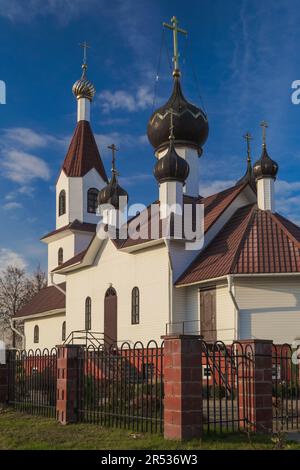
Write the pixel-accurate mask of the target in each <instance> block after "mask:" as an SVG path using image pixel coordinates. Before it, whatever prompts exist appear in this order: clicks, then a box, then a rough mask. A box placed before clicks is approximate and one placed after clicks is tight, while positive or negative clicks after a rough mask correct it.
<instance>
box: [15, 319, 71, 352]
mask: <svg viewBox="0 0 300 470" xmlns="http://www.w3.org/2000/svg"><path fill="white" fill-rule="evenodd" d="M64 321H65V314H64V313H62V314H57V315H51V316H46V317H42V318H33V319H31V320H26V321H25V322H24V333H25V337H26V350H28V349H33V350H35V349H37V348H41V349H44V348H53V347H54V346H57V345H58V344H62V342H63V341H62V324H63V322H64ZM35 325H37V326H38V327H39V342H38V343H34V341H33V339H34V327H35ZM67 334H68V325H67Z"/></svg>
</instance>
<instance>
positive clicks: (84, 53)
mask: <svg viewBox="0 0 300 470" xmlns="http://www.w3.org/2000/svg"><path fill="white" fill-rule="evenodd" d="M79 46H80V47H82V48H83V65H87V49H90V48H91V46H90V45H89V44H88V43H87V42H86V41H84V42H82V43H80V44H79Z"/></svg>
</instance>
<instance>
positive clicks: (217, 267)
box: [176, 204, 300, 285]
mask: <svg viewBox="0 0 300 470" xmlns="http://www.w3.org/2000/svg"><path fill="white" fill-rule="evenodd" d="M299 249H300V228H299V227H297V226H296V225H294V224H293V223H292V222H289V221H288V220H287V219H285V218H284V217H282V216H280V215H279V214H272V213H271V212H269V211H262V210H259V209H258V208H257V206H256V205H255V204H254V205H248V206H246V207H242V208H240V209H238V210H237V211H236V212H235V214H234V215H233V216H232V217H231V219H230V220H229V221H228V223H227V224H226V225H225V226H224V227H223V229H222V230H221V231H220V232H219V234H218V235H217V236H216V237H215V238H214V240H213V241H212V242H211V243H210V244H209V245H208V247H207V248H206V249H205V250H204V251H203V252H202V253H200V255H199V256H198V257H197V258H196V259H195V260H194V261H193V263H191V265H190V266H189V267H188V269H187V270H186V271H185V272H184V273H183V275H181V276H180V277H179V279H178V280H177V282H176V285H185V284H192V283H197V282H199V281H205V280H207V279H212V278H217V277H221V276H224V275H227V274H274V273H278V274H279V273H292V272H300V251H299Z"/></svg>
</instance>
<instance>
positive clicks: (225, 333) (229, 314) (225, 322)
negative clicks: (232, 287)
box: [216, 284, 236, 344]
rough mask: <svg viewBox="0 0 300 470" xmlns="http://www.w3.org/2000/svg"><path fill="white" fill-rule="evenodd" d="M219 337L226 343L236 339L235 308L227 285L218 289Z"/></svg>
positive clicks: (217, 320) (217, 321) (219, 339)
mask: <svg viewBox="0 0 300 470" xmlns="http://www.w3.org/2000/svg"><path fill="white" fill-rule="evenodd" d="M216 313H217V319H216V323H217V339H218V341H224V343H225V344H227V343H232V341H234V340H235V339H236V328H235V325H236V322H235V319H236V317H235V314H236V313H235V308H234V305H233V302H232V299H231V297H230V294H229V292H228V287H227V284H226V285H220V286H217V289H216Z"/></svg>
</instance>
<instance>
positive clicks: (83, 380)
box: [78, 341, 164, 432]
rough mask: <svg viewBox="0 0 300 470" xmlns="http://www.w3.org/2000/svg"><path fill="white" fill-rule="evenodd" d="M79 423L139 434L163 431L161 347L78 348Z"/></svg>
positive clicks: (135, 345)
mask: <svg viewBox="0 0 300 470" xmlns="http://www.w3.org/2000/svg"><path fill="white" fill-rule="evenodd" d="M78 367H79V370H78V380H79V383H78V394H79V396H78V417H79V421H82V422H88V423H98V424H101V425H104V426H116V427H123V428H128V429H132V430H133V431H140V432H145V431H148V432H162V430H163V394H164V391H163V344H161V345H160V346H158V344H157V343H156V342H155V341H150V342H149V343H148V344H147V345H146V347H144V346H143V344H142V343H141V342H137V343H135V344H134V346H133V347H131V346H130V344H129V343H127V342H125V343H123V344H122V345H121V347H117V346H111V347H106V348H104V349H103V347H99V348H96V347H94V346H89V347H88V348H81V350H80V355H79V361H78Z"/></svg>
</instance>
